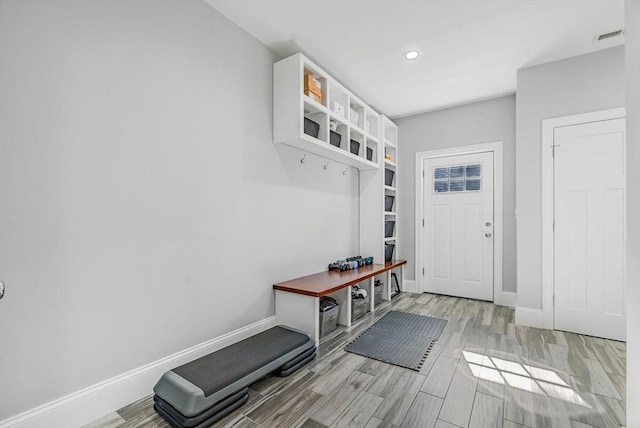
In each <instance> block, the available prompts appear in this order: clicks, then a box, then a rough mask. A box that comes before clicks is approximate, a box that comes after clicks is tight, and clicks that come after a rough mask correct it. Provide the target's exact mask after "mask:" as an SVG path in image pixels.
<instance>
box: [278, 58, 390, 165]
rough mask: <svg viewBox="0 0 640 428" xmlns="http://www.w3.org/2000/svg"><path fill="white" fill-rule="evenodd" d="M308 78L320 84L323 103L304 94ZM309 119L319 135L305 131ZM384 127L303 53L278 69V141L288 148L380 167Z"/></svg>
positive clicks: (367, 107)
mask: <svg viewBox="0 0 640 428" xmlns="http://www.w3.org/2000/svg"><path fill="white" fill-rule="evenodd" d="M305 74H310V75H312V76H313V77H314V78H315V79H316V80H317V81H318V82H319V83H320V85H321V92H322V102H320V103H319V102H317V101H316V100H314V99H312V98H310V97H308V96H307V95H305V94H304V75H305ZM335 103H337V104H339V105H340V106H342V107H343V108H342V113H340V112H338V111H336V109H335ZM305 118H307V119H309V120H312V121H314V122H316V123H317V124H318V125H319V132H318V135H317V137H314V136H312V135H309V134H307V133H305V132H304V131H305V129H304V128H305ZM332 126H333V127H335V131H333V132H334V134H333V138H334V139H333V140H332V130H331V127H332ZM381 129H382V127H381V116H380V115H379V114H378V113H376V112H375V111H374V110H373V109H372V108H371V107H369V106H368V105H367V104H365V103H364V102H363V101H362V100H360V98H358V97H357V96H356V95H355V94H353V93H352V92H350V91H349V90H347V89H346V88H345V87H344V86H342V85H341V84H340V83H338V82H337V81H336V80H335V79H333V78H332V77H331V76H330V75H329V74H327V73H326V72H325V71H324V70H322V69H321V68H320V67H318V66H317V65H316V64H314V63H313V62H312V61H311V60H310V59H308V58H307V57H305V56H304V55H302V54H300V53H298V54H295V55H292V56H290V57H288V58H285V59H283V60H281V61H278V62H276V63H275V64H274V65H273V141H274V143H284V144H288V145H290V146H293V147H297V148H299V149H302V150H305V151H308V152H311V153H314V154H316V155H318V156H322V157H324V158H326V159H330V160H333V161H336V162H340V163H342V164H345V165H349V166H353V167H356V168H358V169H359V170H375V169H380V157H379V156H380V153H381V150H380V148H381V147H380V141H381V140H380V138H379V133H380V131H381ZM338 135H339V136H340V137H339V139H340V142H339V143H337V144H336V145H333V144H331V142H332V141H333V142H334V143H336V141H335V140H337V138H338V137H337V136H338ZM368 153H369V154H370V155H369V157H370V159H371V160H369V159H368V158H367V155H368Z"/></svg>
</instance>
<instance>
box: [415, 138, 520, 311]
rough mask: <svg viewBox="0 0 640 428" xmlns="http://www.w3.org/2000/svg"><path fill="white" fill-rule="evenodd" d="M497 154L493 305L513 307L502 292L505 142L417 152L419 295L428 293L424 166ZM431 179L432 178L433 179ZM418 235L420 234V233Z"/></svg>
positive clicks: (494, 178)
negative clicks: (424, 273) (430, 162)
mask: <svg viewBox="0 0 640 428" xmlns="http://www.w3.org/2000/svg"><path fill="white" fill-rule="evenodd" d="M486 152H492V153H493V224H494V229H493V238H494V239H493V302H494V303H496V304H498V305H507V306H508V305H510V304H513V302H510V301H509V299H506V298H505V297H504V296H503V291H502V245H503V244H502V241H503V226H504V225H503V221H502V219H503V216H502V193H503V148H502V141H493V142H490V143H481V144H472V145H468V146H457V147H448V148H445V149H437V150H427V151H422V152H416V157H415V162H416V163H415V171H416V177H415V188H416V194H415V226H414V227H415V229H414V230H415V250H414V251H415V278H416V288H417V290H416V291H417V292H418V293H424V288H425V287H424V276H422V269H423V268H424V242H423V235H424V230H423V226H422V219H423V218H424V212H423V210H424V182H425V181H426V178H427V174H426V173H425V174H424V180H423V172H424V171H423V165H424V161H425V160H426V159H433V158H442V157H448V156H457V155H471V154H476V153H486ZM429 176H430V175H429ZM418 231H420V232H419V233H418Z"/></svg>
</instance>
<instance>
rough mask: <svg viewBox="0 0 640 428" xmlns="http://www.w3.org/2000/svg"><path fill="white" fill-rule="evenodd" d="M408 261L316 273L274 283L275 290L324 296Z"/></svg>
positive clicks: (393, 261)
mask: <svg viewBox="0 0 640 428" xmlns="http://www.w3.org/2000/svg"><path fill="white" fill-rule="evenodd" d="M405 263H407V261H406V260H391V261H390V262H386V263H385V264H381V263H374V264H372V265H369V266H362V267H359V268H358V269H352V270H345V271H343V272H340V271H336V270H329V271H324V272H318V273H314V274H313V275H307V276H303V277H300V278H296V279H291V280H289V281H285V282H279V283H277V284H274V285H273V288H274V289H275V290H280V291H288V292H290V293H296V294H304V295H307V296H314V297H322V296H326V295H327V294H329V293H333V292H334V291H337V290H340V289H341V288H345V287H348V286H350V285H354V284H357V283H358V282H360V281H364V280H365V279H369V278H371V277H373V276H376V275H379V274H381V273H383V272H386V271H388V270H391V269H395V268H397V267H400V266H402V265H404V264H405Z"/></svg>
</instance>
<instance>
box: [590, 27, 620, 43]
mask: <svg viewBox="0 0 640 428" xmlns="http://www.w3.org/2000/svg"><path fill="white" fill-rule="evenodd" d="M622 34H624V30H623V29H622V28H621V29H619V30H616V31H609V32H608V33H602V34H596V36H595V37H594V38H593V41H594V42H599V41H601V40H607V39H610V38H612V37H618V36H621V35H622Z"/></svg>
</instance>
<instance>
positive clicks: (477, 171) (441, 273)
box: [422, 152, 494, 301]
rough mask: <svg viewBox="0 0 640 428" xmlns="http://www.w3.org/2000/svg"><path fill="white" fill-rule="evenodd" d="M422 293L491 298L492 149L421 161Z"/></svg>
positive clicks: (482, 298)
mask: <svg viewBox="0 0 640 428" xmlns="http://www.w3.org/2000/svg"><path fill="white" fill-rule="evenodd" d="M423 171H424V176H425V178H424V186H423V188H424V194H423V198H422V200H423V203H424V206H423V213H424V227H423V233H424V235H423V241H422V242H423V245H424V250H423V254H424V262H423V266H424V272H423V284H424V291H427V292H430V293H438V294H447V295H451V296H460V297H469V298H473V299H481V300H489V301H492V300H493V227H494V226H493V222H494V218H493V152H485V153H475V154H466V155H456V156H446V157H439V158H430V159H425V160H424V161H423Z"/></svg>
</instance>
